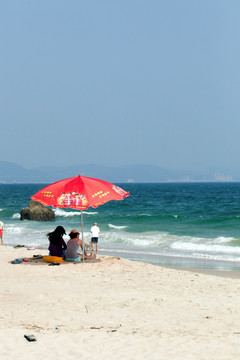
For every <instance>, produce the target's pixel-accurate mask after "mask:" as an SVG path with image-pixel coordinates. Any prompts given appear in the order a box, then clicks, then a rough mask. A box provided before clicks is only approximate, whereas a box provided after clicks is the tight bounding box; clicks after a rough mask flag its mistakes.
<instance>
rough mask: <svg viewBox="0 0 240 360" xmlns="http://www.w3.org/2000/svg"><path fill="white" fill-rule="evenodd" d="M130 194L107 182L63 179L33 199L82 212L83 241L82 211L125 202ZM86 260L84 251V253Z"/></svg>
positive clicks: (87, 178)
mask: <svg viewBox="0 0 240 360" xmlns="http://www.w3.org/2000/svg"><path fill="white" fill-rule="evenodd" d="M127 196H129V192H127V191H125V190H123V189H122V188H120V187H119V186H117V185H114V184H111V183H109V182H107V181H104V180H100V179H95V178H90V177H86V176H81V175H78V176H75V177H71V178H68V179H63V180H60V181H57V182H54V183H53V184H50V185H48V186H46V187H45V188H43V189H41V190H39V191H38V192H37V193H36V194H35V195H33V196H32V197H31V199H32V200H35V201H38V202H40V203H41V204H43V205H45V206H53V207H57V208H71V209H77V210H81V229H82V241H83V247H84V239H83V216H82V210H86V209H88V207H89V206H91V207H93V208H96V207H98V206H99V205H103V204H105V203H106V202H108V201H110V200H123V199H124V198H125V197H127ZM83 259H84V251H83Z"/></svg>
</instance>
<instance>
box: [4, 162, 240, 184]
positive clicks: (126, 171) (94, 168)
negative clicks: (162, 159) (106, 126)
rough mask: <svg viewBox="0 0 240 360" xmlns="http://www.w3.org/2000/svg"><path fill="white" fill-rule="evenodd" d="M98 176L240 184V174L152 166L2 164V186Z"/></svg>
mask: <svg viewBox="0 0 240 360" xmlns="http://www.w3.org/2000/svg"><path fill="white" fill-rule="evenodd" d="M79 174H80V175H84V176H89V177H96V178H100V179H104V180H106V181H110V182H115V183H126V182H166V181H168V182H180V181H182V182H193V181H240V172H239V173H233V172H231V173H230V172H229V171H228V172H227V173H223V172H221V171H219V170H218V169H208V170H206V171H204V172H202V173H197V172H193V171H192V172H191V171H183V170H182V171H180V170H178V171H177V170H169V169H165V168H162V167H159V166H152V165H126V166H115V167H110V166H102V165H93V164H85V165H72V166H40V167H37V168H33V169H25V168H24V167H22V166H20V165H17V164H15V163H11V162H7V161H0V183H7V184H11V183H52V182H54V181H58V180H61V179H64V178H68V177H73V176H76V175H79Z"/></svg>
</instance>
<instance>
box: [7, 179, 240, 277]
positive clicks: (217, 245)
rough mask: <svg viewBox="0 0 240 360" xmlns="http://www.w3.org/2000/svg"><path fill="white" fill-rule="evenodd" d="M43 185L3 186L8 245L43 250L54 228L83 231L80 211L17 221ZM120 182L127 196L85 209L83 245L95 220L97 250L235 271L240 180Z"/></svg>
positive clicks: (239, 247)
mask: <svg viewBox="0 0 240 360" xmlns="http://www.w3.org/2000/svg"><path fill="white" fill-rule="evenodd" d="M45 185H47V184H13V185H7V184H1V185H0V199H1V201H0V220H1V221H3V222H4V225H5V231H4V243H5V244H6V245H13V246H14V245H16V244H23V245H25V246H29V247H30V246H35V247H40V248H47V246H48V241H47V237H46V233H47V232H49V231H51V230H53V229H54V228H55V227H56V226H57V225H62V226H64V227H65V229H66V231H67V232H69V231H70V230H71V229H72V228H78V229H80V223H81V222H80V221H81V220H80V212H79V211H76V210H71V209H54V211H55V214H56V220H54V221H53V222H36V221H27V220H24V221H21V220H20V210H21V208H23V207H26V206H27V205H28V203H29V201H30V197H31V196H32V195H33V194H35V193H36V192H37V191H38V190H40V189H41V188H43V187H44V186H45ZM118 185H119V186H121V187H122V188H123V189H124V190H126V191H129V192H130V197H128V198H125V199H124V200H123V201H112V202H109V203H107V204H105V205H102V206H99V207H98V208H96V209H92V208H89V209H88V210H86V211H84V212H83V218H84V238H85V240H87V241H89V240H90V232H89V230H90V227H91V226H92V224H93V222H97V223H98V225H99V227H100V230H101V236H100V239H99V248H100V253H104V254H109V255H116V256H123V257H126V258H129V259H134V260H143V261H147V262H151V263H154V264H157V265H167V266H180V267H190V268H191V267H195V268H198V267H200V268H207V269H222V270H230V271H231V270H238V269H240V183H158V184H135V183H127V184H118ZM67 239H68V237H66V240H67Z"/></svg>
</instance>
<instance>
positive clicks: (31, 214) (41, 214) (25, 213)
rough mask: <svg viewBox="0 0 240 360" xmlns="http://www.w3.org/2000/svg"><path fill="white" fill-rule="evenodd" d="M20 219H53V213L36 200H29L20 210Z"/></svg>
mask: <svg viewBox="0 0 240 360" xmlns="http://www.w3.org/2000/svg"><path fill="white" fill-rule="evenodd" d="M20 215H21V217H20V219H21V220H25V219H26V220H35V221H51V220H54V219H55V213H54V211H53V210H52V209H49V208H47V207H45V206H43V205H42V204H40V203H39V202H38V201H34V200H31V201H30V203H29V205H28V207H27V208H24V209H22V210H21V211H20Z"/></svg>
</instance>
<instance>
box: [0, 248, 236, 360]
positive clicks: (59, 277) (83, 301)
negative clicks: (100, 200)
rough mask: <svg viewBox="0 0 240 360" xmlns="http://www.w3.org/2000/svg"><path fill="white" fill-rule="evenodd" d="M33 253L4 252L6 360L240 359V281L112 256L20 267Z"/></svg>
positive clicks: (1, 332)
mask: <svg viewBox="0 0 240 360" xmlns="http://www.w3.org/2000/svg"><path fill="white" fill-rule="evenodd" d="M34 254H35V255H37V254H41V255H47V252H46V251H45V252H44V251H43V250H37V249H36V250H33V251H31V250H27V249H26V248H18V249H15V248H12V247H8V246H1V248H0V258H1V261H0V264H1V275H0V276H1V281H0V299H1V310H0V311H1V315H0V318H1V326H0V337H1V345H0V358H1V359H3V360H7V359H16V358H18V359H59V358H62V359H99V360H101V359H107V358H108V359H120V358H122V359H129V360H130V359H152V360H153V359H165V360H166V359H171V360H173V359H179V360H180V359H181V360H182V359H191V360H192V359H198V360H200V359H208V360H210V359H214V360H215V359H216V360H220V359H231V358H232V359H237V358H239V357H240V301H239V291H240V279H239V278H236V277H235V278H231V277H226V276H225V277H224V276H219V274H218V275H217V274H204V273H197V272H190V271H184V270H177V269H168V268H162V267H159V266H154V265H150V264H146V263H141V262H132V261H128V260H124V259H121V258H118V257H107V256H100V257H99V258H98V259H97V260H96V261H93V262H87V261H86V262H85V263H80V264H73V263H63V264H61V265H60V266H49V265H48V264H47V263H44V262H42V261H41V260H40V261H38V262H37V261H35V262H30V261H29V262H26V263H21V264H11V261H12V260H14V259H15V258H21V257H24V258H30V257H32V256H33V255H34ZM30 334H33V335H35V337H36V339H37V341H35V342H28V341H27V340H26V339H25V338H24V335H30Z"/></svg>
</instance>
